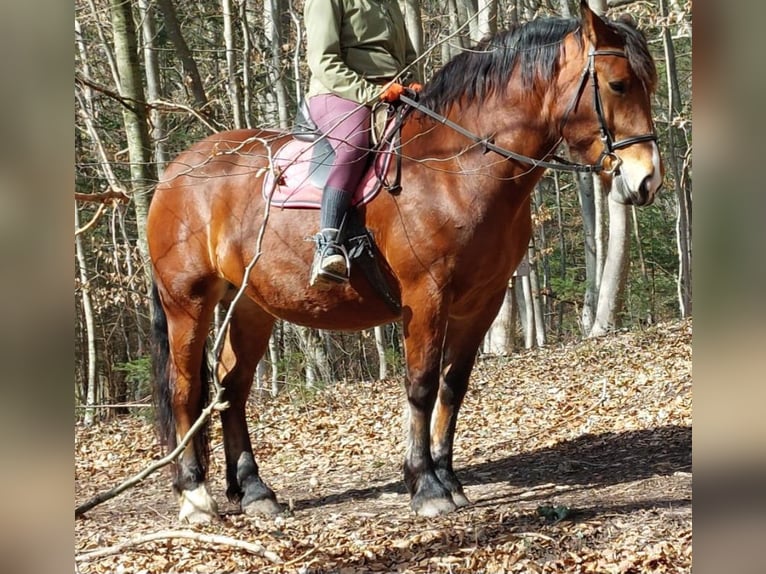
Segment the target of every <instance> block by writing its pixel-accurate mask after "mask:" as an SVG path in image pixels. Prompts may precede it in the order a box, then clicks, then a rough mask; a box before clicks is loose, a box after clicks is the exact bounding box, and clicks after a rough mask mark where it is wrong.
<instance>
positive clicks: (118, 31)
mask: <svg viewBox="0 0 766 574" xmlns="http://www.w3.org/2000/svg"><path fill="white" fill-rule="evenodd" d="M110 4H111V14H112V32H113V35H114V52H115V59H116V63H117V72H118V73H119V75H120V86H119V88H120V96H122V97H123V98H125V99H127V100H128V101H130V102H132V105H131V107H130V108H126V107H124V106H123V109H122V116H123V121H124V123H125V134H126V136H127V139H128V155H129V157H130V178H131V184H132V194H131V197H132V199H133V204H134V206H135V211H136V226H137V228H138V240H137V245H138V251H139V253H140V255H141V259H142V261H143V269H144V279H145V286H146V293H147V295H148V294H149V293H151V284H152V273H151V268H152V267H151V260H150V258H149V246H148V243H147V241H146V214H147V212H148V210H149V190H150V188H151V186H152V185H153V184H154V182H155V181H156V176H155V175H154V173H153V170H152V169H151V165H150V163H149V158H150V157H151V144H150V141H149V131H148V128H147V123H146V99H145V97H144V87H143V84H142V82H141V66H140V65H139V61H138V49H137V42H136V28H135V24H134V22H133V14H132V12H131V5H130V3H129V2H125V1H124V0H110Z"/></svg>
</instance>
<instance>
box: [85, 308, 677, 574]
mask: <svg viewBox="0 0 766 574" xmlns="http://www.w3.org/2000/svg"><path fill="white" fill-rule="evenodd" d="M691 335H692V323H691V321H690V320H687V321H677V322H670V323H663V324H660V325H658V326H655V327H652V328H648V329H646V330H645V331H641V332H633V333H623V334H619V335H614V336H610V337H606V338H601V339H597V340H587V341H585V342H580V343H578V344H571V345H562V346H557V347H549V348H545V349H537V350H534V351H524V352H521V353H519V354H515V355H513V356H510V357H504V358H503V357H500V358H493V357H487V358H484V357H482V358H480V359H479V360H478V361H477V364H476V368H475V369H474V372H473V375H472V378H471V384H470V387H469V391H468V394H467V396H466V399H465V402H464V406H463V408H462V410H461V416H460V420H459V422H458V434H457V440H456V450H455V453H456V454H455V468H456V469H457V473H458V476H459V477H460V478H461V480H462V481H463V483H464V485H465V490H466V494H467V496H468V498H469V499H470V500H471V501H472V505H471V506H469V507H467V508H464V509H461V510H460V511H458V512H455V513H452V514H450V515H447V516H442V517H438V518H430V519H426V518H421V517H418V516H415V515H414V514H412V512H411V511H410V509H409V497H408V495H407V494H406V492H405V489H404V486H403V483H402V480H401V463H402V459H403V457H404V449H405V444H404V441H405V437H406V432H405V416H404V415H405V405H406V400H405V397H404V392H403V389H402V384H401V382H400V381H398V380H396V381H395V380H388V381H380V382H374V383H369V382H365V383H348V382H347V383H338V384H335V385H333V386H331V387H329V388H327V389H323V390H322V391H319V392H318V393H317V394H316V395H315V396H313V397H312V398H311V400H310V401H301V400H297V399H296V397H294V396H291V395H290V394H289V393H285V394H283V395H281V396H280V397H277V398H276V399H268V398H257V397H254V398H253V399H251V401H250V403H249V404H248V414H249V419H250V429H251V436H252V439H253V446H254V449H255V454H256V458H257V460H258V463H259V466H260V471H261V475H262V477H263V478H264V480H266V482H267V483H268V484H269V485H270V486H271V487H272V488H273V489H274V490H275V492H276V493H277V496H278V497H279V499H280V502H282V503H283V504H284V506H285V512H284V513H283V514H282V515H280V516H278V517H277V518H276V519H274V518H272V519H265V518H253V517H248V516H245V515H243V514H241V513H240V512H239V510H238V509H237V508H236V507H234V506H233V505H230V504H229V503H228V502H227V501H226V498H225V494H224V493H225V490H226V486H225V482H224V460H223V448H222V443H221V431H220V424H219V423H218V421H215V422H214V424H213V427H212V433H211V436H212V443H211V446H212V452H211V462H210V470H209V478H210V487H211V491H212V493H213V495H214V497H215V498H216V499H217V501H218V503H219V506H220V508H221V510H222V512H223V514H222V519H221V520H220V521H219V522H217V523H215V524H206V525H194V526H188V525H181V524H178V522H177V520H176V515H177V511H178V508H177V504H176V501H175V499H174V496H173V494H172V492H171V490H170V478H169V474H168V472H167V469H163V470H162V471H159V472H157V473H155V474H154V475H152V476H150V477H148V478H147V479H146V480H144V481H143V482H142V483H140V484H139V485H138V486H136V487H135V488H133V489H132V490H130V491H128V492H127V493H124V494H122V495H121V496H119V497H117V498H115V499H113V500H110V501H108V502H106V503H103V504H101V505H100V506H97V507H96V508H94V509H92V510H91V511H90V512H89V513H88V514H87V515H86V516H85V517H84V518H82V519H78V520H76V521H75V555H76V556H80V557H81V558H82V556H84V555H86V554H87V553H89V552H93V551H96V550H99V549H103V548H106V547H110V546H113V545H120V544H123V545H124V544H125V542H126V541H130V540H131V539H133V538H135V537H137V536H141V535H146V536H150V535H152V534H154V533H157V532H158V531H163V530H169V529H170V530H173V529H175V530H184V531H189V530H191V531H193V532H196V533H199V535H200V537H199V539H198V540H195V539H193V538H172V539H166V540H154V541H150V542H146V543H142V544H135V545H128V546H126V547H123V548H122V549H121V550H120V552H119V553H116V554H110V555H106V556H100V557H97V558H93V559H81V560H79V561H77V562H76V564H75V568H76V571H78V572H81V573H83V574H86V573H101V572H126V573H127V572H135V573H143V572H151V573H160V572H199V573H206V572H265V573H272V572H273V573H286V572H291V573H301V574H309V573H319V572H328V573H329V572H331V573H338V574H352V573H362V572H397V573H408V574H409V573H412V574H416V573H441V572H443V573H450V574H458V573H464V572H465V573H467V572H488V573H489V572H492V573H494V572H508V573H512V572H525V573H526V572H540V573H553V572H583V573H584V572H605V573H608V574H612V573H614V574H631V573H635V574H638V573H644V572H657V573H682V572H683V573H686V572H691V563H692V535H691V527H692V512H691V480H692V474H691V426H692V414H691V413H692V409H691V406H692V390H691V389H692V378H691ZM161 456H162V451H161V448H160V446H159V444H158V442H157V438H156V435H155V433H154V429H153V426H152V424H151V423H150V422H149V421H146V420H142V419H141V418H139V417H123V418H119V419H115V420H112V421H110V422H108V423H103V424H99V425H96V426H94V427H91V428H86V427H82V426H77V427H76V428H75V502H76V504H79V503H81V502H83V501H85V500H87V499H89V498H91V497H92V496H94V495H95V494H97V493H98V492H101V491H103V490H107V489H108V488H111V487H113V486H114V485H115V484H117V483H119V482H121V481H122V480H124V479H125V478H126V477H128V476H131V475H132V474H135V473H137V472H139V471H140V470H142V469H143V468H144V467H145V466H146V465H148V464H149V463H150V462H151V461H152V460H155V459H157V458H159V457H161ZM540 509H543V510H542V511H541V510H540ZM224 539H237V540H241V541H242V542H243V543H248V544H252V545H257V546H260V547H263V548H265V550H266V551H267V552H268V553H269V555H270V556H275V557H277V558H278V559H279V560H281V563H277V562H275V561H273V560H270V559H268V558H266V557H264V556H263V555H259V554H257V553H254V552H251V551H248V550H247V547H248V544H243V545H239V546H237V545H234V544H225V543H215V541H216V540H224Z"/></svg>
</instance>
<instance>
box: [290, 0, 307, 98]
mask: <svg viewBox="0 0 766 574" xmlns="http://www.w3.org/2000/svg"><path fill="white" fill-rule="evenodd" d="M287 3H288V6H289V8H288V13H289V14H290V20H292V22H293V25H294V26H295V32H294V35H295V37H296V38H302V37H303V17H302V16H301V15H300V14H299V13H298V12H297V11H296V10H295V8H294V7H293V2H292V0H287ZM300 48H301V42H300V41H298V42H296V45H295V51H294V52H293V62H292V65H293V78H295V81H294V84H295V101H296V102H300V101H301V99H302V98H303V86H302V84H301V63H302V58H301V49H300Z"/></svg>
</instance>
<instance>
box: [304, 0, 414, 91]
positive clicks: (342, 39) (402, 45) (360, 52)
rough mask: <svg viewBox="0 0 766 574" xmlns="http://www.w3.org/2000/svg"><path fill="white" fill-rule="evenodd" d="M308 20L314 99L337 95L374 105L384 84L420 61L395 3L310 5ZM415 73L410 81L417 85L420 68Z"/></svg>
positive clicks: (314, 1)
mask: <svg viewBox="0 0 766 574" xmlns="http://www.w3.org/2000/svg"><path fill="white" fill-rule="evenodd" d="M303 16H304V22H305V26H306V59H307V61H308V66H309V70H310V71H311V79H310V81H309V89H308V93H307V94H306V95H307V97H309V98H310V97H312V96H316V95H319V94H327V93H333V94H336V95H338V96H341V97H343V98H346V99H348V100H352V101H355V102H358V103H360V104H368V103H372V102H374V101H375V100H377V99H378V97H379V95H380V93H381V91H382V90H381V85H380V84H381V81H385V80H390V79H392V78H394V77H396V76H398V75H399V74H400V73H401V72H402V71H403V70H404V69H405V68H406V67H407V66H408V65H409V64H411V63H412V62H413V61H414V60H415V58H416V54H415V49H414V48H413V47H412V42H410V39H409V36H408V35H407V30H406V28H405V25H404V16H402V12H401V10H400V9H399V5H398V4H397V2H396V0H306V4H305V6H304V9H303ZM410 69H411V71H412V74H413V76H412V78H411V80H410V81H418V78H417V69H416V67H415V66H412V68H410Z"/></svg>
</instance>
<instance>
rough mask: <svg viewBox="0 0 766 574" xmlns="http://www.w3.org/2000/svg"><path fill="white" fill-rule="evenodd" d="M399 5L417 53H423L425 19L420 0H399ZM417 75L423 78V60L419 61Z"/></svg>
mask: <svg viewBox="0 0 766 574" xmlns="http://www.w3.org/2000/svg"><path fill="white" fill-rule="evenodd" d="M399 7H400V8H401V10H402V14H403V15H404V23H405V25H406V26H407V34H408V35H409V37H410V42H412V46H413V47H414V48H415V53H417V55H418V56H419V55H421V54H422V53H423V21H422V19H421V15H420V2H418V0H399ZM417 77H418V78H421V79H423V62H422V61H419V62H418V63H417Z"/></svg>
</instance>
